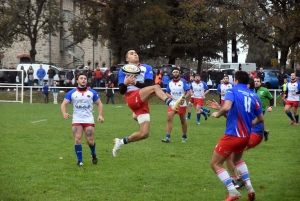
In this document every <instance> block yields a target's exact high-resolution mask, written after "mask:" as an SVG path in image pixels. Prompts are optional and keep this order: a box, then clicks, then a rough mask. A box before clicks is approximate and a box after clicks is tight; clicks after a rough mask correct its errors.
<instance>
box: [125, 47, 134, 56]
mask: <svg viewBox="0 0 300 201" xmlns="http://www.w3.org/2000/svg"><path fill="white" fill-rule="evenodd" d="M130 50H134V51H135V49H134V48H128V49H126V51H125V58H127V53H128V52H129V51H130Z"/></svg>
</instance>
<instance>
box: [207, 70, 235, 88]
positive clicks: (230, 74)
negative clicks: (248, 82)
mask: <svg viewBox="0 0 300 201" xmlns="http://www.w3.org/2000/svg"><path fill="white" fill-rule="evenodd" d="M210 71H211V70H210V69H209V70H208V71H207V73H208V74H209V73H210ZM215 71H217V70H215ZM221 71H222V72H223V73H224V75H228V78H229V82H230V83H232V84H233V80H234V72H235V71H236V69H221ZM206 84H207V86H209V87H211V86H212V82H211V80H208V81H207V83H206Z"/></svg>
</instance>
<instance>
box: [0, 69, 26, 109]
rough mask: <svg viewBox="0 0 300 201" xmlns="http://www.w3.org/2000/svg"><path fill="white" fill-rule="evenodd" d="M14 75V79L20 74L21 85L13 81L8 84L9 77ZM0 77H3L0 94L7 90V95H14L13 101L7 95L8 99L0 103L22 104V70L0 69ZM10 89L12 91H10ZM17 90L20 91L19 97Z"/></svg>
mask: <svg viewBox="0 0 300 201" xmlns="http://www.w3.org/2000/svg"><path fill="white" fill-rule="evenodd" d="M12 74H16V79H17V77H18V75H19V74H21V77H22V83H20V82H17V80H15V83H10V79H9V75H12ZM0 76H3V77H2V78H3V79H2V80H3V82H1V83H0V89H1V90H2V91H1V93H6V92H5V91H6V90H7V92H8V93H15V99H14V100H12V99H11V98H12V97H13V96H11V94H7V96H6V97H8V98H7V99H5V100H1V99H0V102H10V103H23V100H24V74H23V70H12V69H0ZM10 89H12V90H10ZM19 89H20V92H21V94H20V97H19Z"/></svg>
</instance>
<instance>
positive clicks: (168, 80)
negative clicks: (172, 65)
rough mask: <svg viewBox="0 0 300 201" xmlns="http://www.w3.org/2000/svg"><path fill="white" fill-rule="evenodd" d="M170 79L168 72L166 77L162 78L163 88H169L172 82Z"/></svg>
mask: <svg viewBox="0 0 300 201" xmlns="http://www.w3.org/2000/svg"><path fill="white" fill-rule="evenodd" d="M170 80H171V79H170V77H169V75H168V72H164V76H163V77H162V84H163V88H167V86H168V84H169V82H170Z"/></svg>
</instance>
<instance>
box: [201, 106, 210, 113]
mask: <svg viewBox="0 0 300 201" xmlns="http://www.w3.org/2000/svg"><path fill="white" fill-rule="evenodd" d="M201 109H202V110H203V111H204V112H206V113H208V112H210V110H208V109H206V108H205V107H201Z"/></svg>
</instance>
